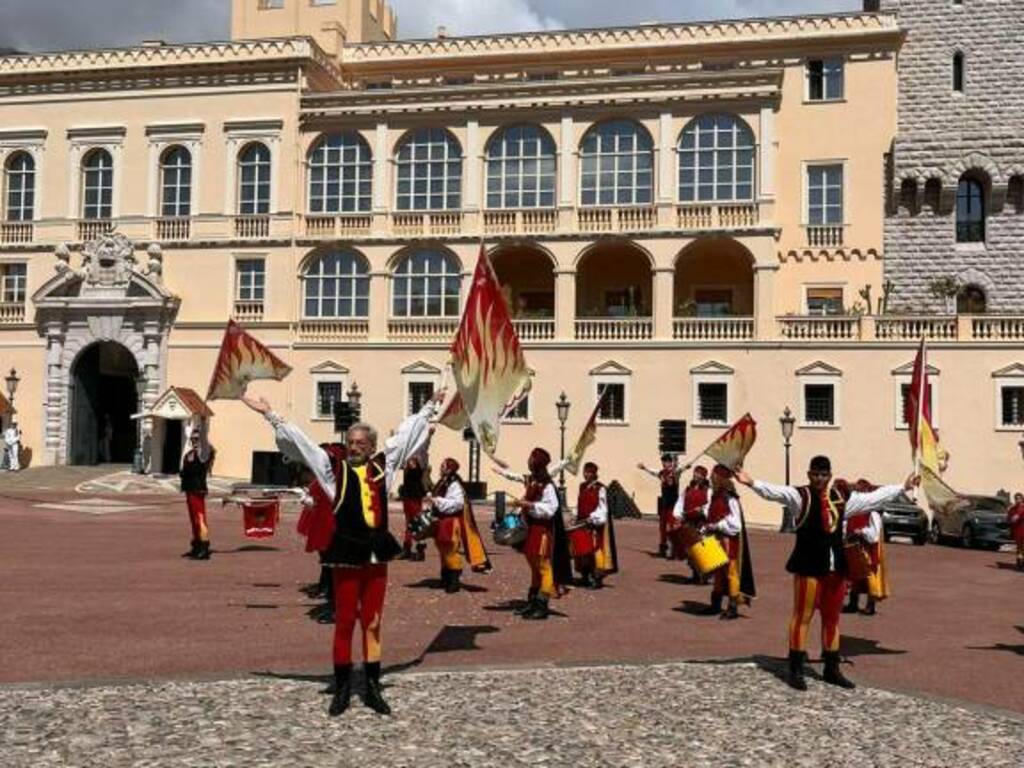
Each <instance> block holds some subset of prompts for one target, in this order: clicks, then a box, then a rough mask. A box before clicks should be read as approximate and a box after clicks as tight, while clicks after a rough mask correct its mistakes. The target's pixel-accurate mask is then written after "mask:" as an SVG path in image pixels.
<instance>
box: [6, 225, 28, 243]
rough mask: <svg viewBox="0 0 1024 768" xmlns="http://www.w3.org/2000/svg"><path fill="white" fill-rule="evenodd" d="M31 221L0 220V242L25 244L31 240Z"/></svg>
mask: <svg viewBox="0 0 1024 768" xmlns="http://www.w3.org/2000/svg"><path fill="white" fill-rule="evenodd" d="M32 234H33V233H32V222H31V221H2V222H0V244H3V245H26V244H28V243H31V242H32Z"/></svg>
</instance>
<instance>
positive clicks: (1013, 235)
mask: <svg viewBox="0 0 1024 768" xmlns="http://www.w3.org/2000/svg"><path fill="white" fill-rule="evenodd" d="M865 8H866V9H867V10H869V11H870V10H879V11H882V12H890V13H893V12H894V13H897V14H898V15H899V22H900V26H901V27H902V28H903V29H904V30H906V33H907V39H906V43H905V45H904V48H903V50H902V52H901V53H900V59H899V78H900V86H899V89H900V90H899V99H900V103H899V133H898V138H897V140H896V144H895V146H894V148H893V153H892V157H891V158H890V174H889V189H888V193H889V195H888V198H889V199H888V201H887V202H888V210H887V218H886V231H885V254H886V262H885V263H886V276H887V278H889V279H891V280H892V281H893V284H894V294H893V297H892V302H891V304H890V307H891V308H893V307H894V308H895V309H897V310H905V311H942V310H944V309H951V308H952V306H953V301H954V298H956V297H957V296H958V297H959V301H958V303H959V306H960V310H961V311H963V312H980V311H988V312H1019V311H1021V309H1022V308H1024V186H1022V185H1024V106H1022V104H1024V78H1022V77H1021V75H1020V73H1021V71H1022V70H1024V47H1022V46H1021V40H1024V3H1021V2H1020V0H865ZM979 210H980V214H979ZM938 282H945V283H947V285H948V286H949V291H948V293H949V294H950V295H947V296H946V297H943V296H941V295H940V294H941V291H940V288H939V286H938V285H936V283H938ZM954 286H958V289H955V288H954Z"/></svg>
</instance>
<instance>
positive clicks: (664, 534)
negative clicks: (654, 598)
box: [637, 453, 683, 559]
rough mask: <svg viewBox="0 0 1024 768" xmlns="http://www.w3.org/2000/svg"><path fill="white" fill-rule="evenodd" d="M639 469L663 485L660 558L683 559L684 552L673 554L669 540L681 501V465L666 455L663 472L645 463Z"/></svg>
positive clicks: (638, 465) (659, 536)
mask: <svg viewBox="0 0 1024 768" xmlns="http://www.w3.org/2000/svg"><path fill="white" fill-rule="evenodd" d="M637 469H639V470H641V471H642V472H646V473H647V474H648V475H650V476H651V477H653V478H656V479H657V480H658V481H659V482H660V483H661V495H660V496H658V556H659V557H667V558H669V559H672V558H676V557H682V556H683V553H682V552H673V551H672V549H671V547H670V546H669V545H670V544H671V541H670V540H669V530H670V529H671V527H672V510H673V509H675V506H676V501H677V500H678V499H679V475H680V474H681V472H680V471H679V463H678V462H677V461H676V457H675V456H673V455H672V454H670V453H666V454H665V455H664V456H662V457H661V470H660V471H659V470H653V469H650V468H649V467H647V466H646V465H645V464H644V463H643V462H641V463H640V464H637Z"/></svg>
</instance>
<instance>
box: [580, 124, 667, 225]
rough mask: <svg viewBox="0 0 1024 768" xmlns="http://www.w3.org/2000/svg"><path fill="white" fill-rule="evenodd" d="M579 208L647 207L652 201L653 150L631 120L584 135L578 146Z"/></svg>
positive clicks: (602, 127)
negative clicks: (600, 206)
mask: <svg viewBox="0 0 1024 768" xmlns="http://www.w3.org/2000/svg"><path fill="white" fill-rule="evenodd" d="M580 161H581V164H580V202H581V204H582V205H649V204H650V203H651V201H652V200H653V199H654V175H653V168H654V148H653V144H652V142H651V137H650V135H649V134H648V133H647V131H646V130H644V128H643V127H642V126H640V125H638V124H637V123H634V122H633V121H631V120H612V121H611V122H607V123H601V124H600V125H596V126H594V127H593V128H591V129H590V130H589V131H587V135H586V136H584V137H583V142H582V143H581V145H580Z"/></svg>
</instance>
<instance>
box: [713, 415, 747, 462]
mask: <svg viewBox="0 0 1024 768" xmlns="http://www.w3.org/2000/svg"><path fill="white" fill-rule="evenodd" d="M756 441H757V422H756V421H754V418H753V417H752V416H751V415H750V414H749V413H748V414H746V415H745V416H744V417H743V418H742V419H740V420H739V421H737V422H736V423H735V424H734V425H733V426H732V427H731V428H730V429H729V430H728V431H727V432H726V433H725V434H724V435H722V436H721V437H720V438H718V440H716V441H715V442H714V443H713V444H712V446H711V447H710V448H708V449H707V450H706V451H704V453H705V454H707V455H708V456H710V457H711V458H712V459H714V460H715V461H717V462H718V463H719V464H721V465H722V466H724V467H728V468H729V469H734V470H735V469H739V468H740V467H742V466H743V461H744V460H745V459H746V458H747V454H748V453H750V449H751V448H753V447H754V443H755V442H756Z"/></svg>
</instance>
